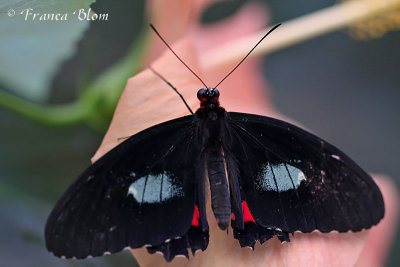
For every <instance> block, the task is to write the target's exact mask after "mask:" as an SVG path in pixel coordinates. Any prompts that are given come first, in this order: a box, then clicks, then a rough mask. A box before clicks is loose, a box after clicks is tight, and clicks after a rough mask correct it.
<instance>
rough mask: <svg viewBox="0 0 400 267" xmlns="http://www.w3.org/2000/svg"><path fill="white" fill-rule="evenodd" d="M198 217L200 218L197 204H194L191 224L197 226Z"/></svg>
mask: <svg viewBox="0 0 400 267" xmlns="http://www.w3.org/2000/svg"><path fill="white" fill-rule="evenodd" d="M199 219H200V212H199V208H198V207H197V205H195V206H194V214H193V220H192V225H193V226H199V225H200V224H199Z"/></svg>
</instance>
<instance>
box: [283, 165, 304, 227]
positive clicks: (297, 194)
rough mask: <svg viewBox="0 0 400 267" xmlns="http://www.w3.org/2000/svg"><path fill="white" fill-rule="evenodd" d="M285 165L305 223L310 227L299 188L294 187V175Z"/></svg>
mask: <svg viewBox="0 0 400 267" xmlns="http://www.w3.org/2000/svg"><path fill="white" fill-rule="evenodd" d="M283 164H284V166H285V169H286V171H287V173H288V175H289V178H290V182H291V183H292V186H293V190H294V192H295V194H296V198H297V201H298V202H299V204H300V208H301V213H302V215H303V218H304V221H305V223H306V225H307V226H308V221H307V218H306V214H305V213H304V207H303V203H301V201H300V197H299V191H298V190H297V188H296V187H295V186H294V182H293V178H292V175H291V174H290V172H289V169H288V167H287V163H286V162H284V163H283ZM296 220H297V214H296ZM297 225H299V223H298V221H297Z"/></svg>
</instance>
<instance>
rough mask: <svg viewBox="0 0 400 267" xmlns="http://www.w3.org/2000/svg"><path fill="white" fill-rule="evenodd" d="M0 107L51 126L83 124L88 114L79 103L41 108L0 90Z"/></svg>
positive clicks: (87, 110)
mask: <svg viewBox="0 0 400 267" xmlns="http://www.w3.org/2000/svg"><path fill="white" fill-rule="evenodd" d="M0 106H3V107H5V108H7V109H9V110H11V111H14V112H15V113H17V114H19V115H22V116H24V117H26V118H28V119H31V120H33V121H36V122H39V123H42V124H48V125H52V126H66V125H71V124H76V123H80V122H83V121H84V120H85V119H86V117H87V115H88V114H89V113H90V112H89V111H90V110H89V109H87V108H85V106H84V105H81V103H80V102H74V103H71V104H63V105H56V106H43V105H37V104H34V103H32V102H28V101H26V100H23V99H21V98H19V97H16V96H14V95H12V94H10V93H7V92H5V91H2V90H0Z"/></svg>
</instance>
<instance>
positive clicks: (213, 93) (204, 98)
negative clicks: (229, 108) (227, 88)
mask: <svg viewBox="0 0 400 267" xmlns="http://www.w3.org/2000/svg"><path fill="white" fill-rule="evenodd" d="M197 98H198V99H199V100H200V108H201V109H204V108H206V109H214V108H217V107H219V91H218V89H217V88H201V89H200V90H199V91H198V92H197Z"/></svg>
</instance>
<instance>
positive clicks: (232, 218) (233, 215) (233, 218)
mask: <svg viewBox="0 0 400 267" xmlns="http://www.w3.org/2000/svg"><path fill="white" fill-rule="evenodd" d="M231 220H232V221H234V220H235V214H234V213H233V212H231Z"/></svg>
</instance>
